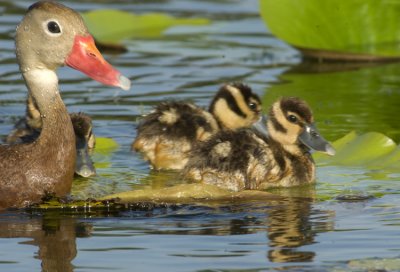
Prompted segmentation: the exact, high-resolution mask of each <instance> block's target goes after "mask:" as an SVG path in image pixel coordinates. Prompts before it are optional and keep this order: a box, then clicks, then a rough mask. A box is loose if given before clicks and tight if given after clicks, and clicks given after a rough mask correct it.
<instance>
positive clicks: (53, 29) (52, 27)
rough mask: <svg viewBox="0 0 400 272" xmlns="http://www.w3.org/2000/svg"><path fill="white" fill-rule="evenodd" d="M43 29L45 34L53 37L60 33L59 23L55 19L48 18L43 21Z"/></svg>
mask: <svg viewBox="0 0 400 272" xmlns="http://www.w3.org/2000/svg"><path fill="white" fill-rule="evenodd" d="M43 29H44V31H45V32H46V34H48V35H50V36H53V37H58V36H60V35H61V34H62V27H61V24H60V23H59V22H58V21H57V20H56V19H49V20H47V21H45V22H43Z"/></svg>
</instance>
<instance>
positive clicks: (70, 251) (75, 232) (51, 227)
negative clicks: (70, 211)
mask: <svg viewBox="0 0 400 272" xmlns="http://www.w3.org/2000/svg"><path fill="white" fill-rule="evenodd" d="M91 228H92V227H91V225H89V224H86V223H80V222H77V221H76V220H75V219H73V218H69V217H63V216H62V215H60V214H59V213H45V214H44V215H43V217H33V218H27V217H13V219H11V218H7V219H6V220H4V221H3V220H1V221H0V237H1V238H21V237H26V238H30V239H31V240H28V241H25V242H22V243H23V244H29V245H34V246H37V247H38V251H37V256H35V258H38V259H40V260H41V261H42V263H41V264H42V265H41V266H42V271H63V272H64V271H66V272H68V271H73V265H72V263H71V262H72V260H73V259H74V258H75V257H76V255H77V249H76V237H88V236H89V235H90V233H91Z"/></svg>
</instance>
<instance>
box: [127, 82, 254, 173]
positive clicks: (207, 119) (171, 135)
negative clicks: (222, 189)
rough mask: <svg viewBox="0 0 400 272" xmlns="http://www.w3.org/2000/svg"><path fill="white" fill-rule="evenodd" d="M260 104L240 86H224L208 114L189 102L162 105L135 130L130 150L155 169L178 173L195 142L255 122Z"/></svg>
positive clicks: (238, 84) (172, 102) (246, 88)
mask: <svg viewBox="0 0 400 272" xmlns="http://www.w3.org/2000/svg"><path fill="white" fill-rule="evenodd" d="M260 113H261V100H260V98H259V97H258V96H257V95H256V94H255V93H253V92H252V90H251V88H250V87H249V86H247V85H245V84H242V83H233V84H225V85H223V86H222V87H221V88H220V89H219V91H218V92H217V94H216V95H215V97H214V99H213V100H212V101H211V103H210V106H209V109H208V111H206V110H204V109H203V108H200V107H198V106H196V105H194V104H192V103H189V102H182V101H180V102H178V101H169V102H162V103H160V104H159V105H158V106H156V108H155V110H154V111H153V112H152V113H150V114H148V115H147V116H145V117H144V118H143V119H142V120H141V121H140V123H139V125H138V127H137V136H136V139H135V140H134V142H133V143H132V149H134V150H135V151H137V152H141V153H142V154H143V157H144V159H145V160H147V161H149V162H150V164H151V166H152V167H153V168H154V169H158V170H159V169H173V170H180V169H183V167H184V166H185V164H186V162H187V160H188V158H187V156H188V152H189V151H190V150H191V148H192V146H193V144H194V143H195V142H197V141H205V140H206V139H208V138H209V137H210V136H211V135H213V134H215V133H216V132H217V131H219V130H221V129H224V130H225V129H228V130H235V129H238V128H240V127H248V126H250V125H251V124H253V123H254V122H256V121H257V120H258V119H259V117H260Z"/></svg>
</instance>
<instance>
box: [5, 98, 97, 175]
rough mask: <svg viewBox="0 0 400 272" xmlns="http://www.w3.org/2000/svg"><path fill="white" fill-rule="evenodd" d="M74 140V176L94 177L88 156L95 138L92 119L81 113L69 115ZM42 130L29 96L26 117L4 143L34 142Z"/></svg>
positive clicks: (36, 110)
mask: <svg viewBox="0 0 400 272" xmlns="http://www.w3.org/2000/svg"><path fill="white" fill-rule="evenodd" d="M70 118H71V122H72V126H73V127H74V132H75V138H76V151H77V152H76V154H77V157H76V164H75V174H77V175H79V176H82V177H90V176H93V175H96V169H95V167H94V165H93V163H92V161H91V159H90V156H89V154H90V153H91V152H92V151H93V149H94V146H95V143H96V138H95V136H94V133H93V131H92V128H93V127H92V119H91V118H90V117H89V116H88V115H86V114H84V113H82V112H79V113H70ZM41 129H42V118H41V117H40V113H39V110H38V109H37V105H36V103H35V101H34V100H33V98H32V97H31V96H28V99H27V101H26V116H25V118H21V119H20V120H19V121H18V122H17V123H16V125H15V129H14V130H13V131H12V132H11V133H10V134H9V135H8V136H7V138H6V143H8V144H17V143H29V142H33V141H34V140H36V139H37V138H38V137H39V135H40V131H41Z"/></svg>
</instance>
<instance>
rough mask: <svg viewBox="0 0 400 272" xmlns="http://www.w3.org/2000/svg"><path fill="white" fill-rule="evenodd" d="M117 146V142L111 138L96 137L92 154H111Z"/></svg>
mask: <svg viewBox="0 0 400 272" xmlns="http://www.w3.org/2000/svg"><path fill="white" fill-rule="evenodd" d="M118 147H119V145H118V143H117V142H116V141H114V140H113V139H111V138H103V137H97V138H96V147H95V149H94V154H96V153H97V154H101V155H106V156H107V155H111V153H112V152H113V151H115V150H117V148H118Z"/></svg>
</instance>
